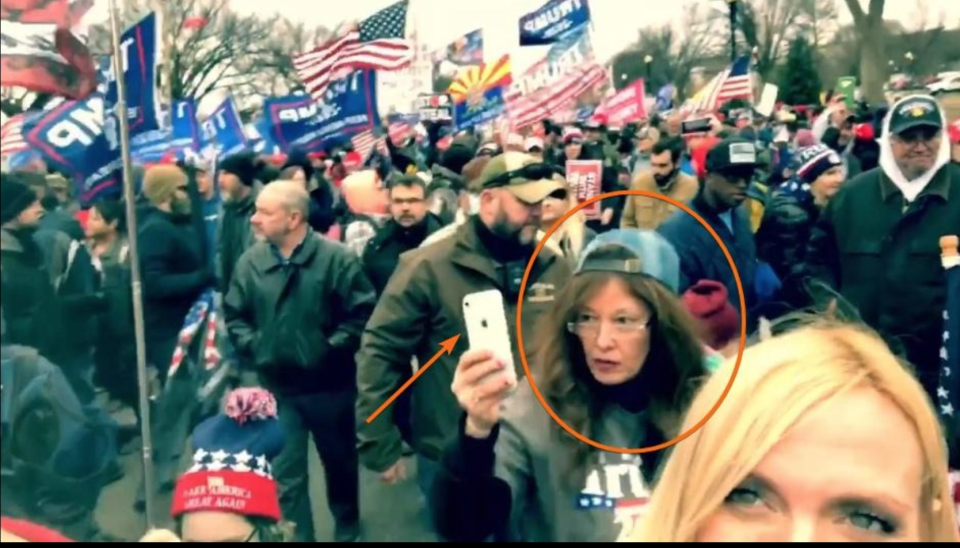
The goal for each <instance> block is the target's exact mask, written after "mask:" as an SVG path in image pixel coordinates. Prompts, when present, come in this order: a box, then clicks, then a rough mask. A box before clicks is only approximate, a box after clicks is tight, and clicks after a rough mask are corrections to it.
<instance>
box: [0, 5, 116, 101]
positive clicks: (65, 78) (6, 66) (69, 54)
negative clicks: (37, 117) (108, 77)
mask: <svg viewBox="0 0 960 548" xmlns="http://www.w3.org/2000/svg"><path fill="white" fill-rule="evenodd" d="M92 6H93V0H45V1H24V0H0V21H2V30H0V34H2V41H3V47H2V48H0V86H5V87H6V86H11V87H12V86H20V87H24V88H27V89H29V90H31V91H36V92H39V93H50V94H54V95H62V96H64V97H70V98H73V99H81V98H84V97H86V96H88V95H90V93H92V92H93V91H94V90H95V89H96V87H97V70H96V66H95V65H94V62H93V58H92V57H91V56H90V50H89V49H88V48H87V45H86V37H82V36H78V33H79V32H80V30H81V29H82V28H83V24H82V20H83V17H84V16H85V15H86V14H87V12H88V11H89V10H90V8H91V7H92Z"/></svg>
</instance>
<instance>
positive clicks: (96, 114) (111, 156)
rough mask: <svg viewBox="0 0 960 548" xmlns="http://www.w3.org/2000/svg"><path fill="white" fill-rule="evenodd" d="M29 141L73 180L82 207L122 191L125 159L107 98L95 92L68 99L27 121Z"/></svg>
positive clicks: (117, 194)
mask: <svg viewBox="0 0 960 548" xmlns="http://www.w3.org/2000/svg"><path fill="white" fill-rule="evenodd" d="M23 135H24V139H25V140H26V141H27V143H29V144H30V146H31V147H33V148H34V149H35V150H37V151H38V152H40V154H42V155H43V158H44V160H46V162H47V163H48V164H49V165H50V166H52V167H54V168H56V169H57V170H58V171H61V172H63V173H66V174H69V175H70V177H71V178H72V179H73V184H74V186H75V188H76V194H77V197H78V199H79V201H80V205H81V206H82V207H89V206H90V205H92V204H93V203H94V202H96V201H97V200H99V199H101V198H104V197H117V196H119V195H120V191H121V185H120V181H121V171H122V162H121V160H120V142H119V131H118V130H117V120H116V117H115V116H111V115H108V116H106V117H105V116H104V111H103V99H102V98H101V97H100V96H98V95H93V96H90V97H88V98H87V99H84V100H82V101H65V102H63V103H61V104H60V105H59V106H57V107H56V108H53V109H50V110H48V111H44V112H42V113H41V114H40V115H38V116H33V117H31V118H29V119H28V120H27V121H25V122H24V126H23Z"/></svg>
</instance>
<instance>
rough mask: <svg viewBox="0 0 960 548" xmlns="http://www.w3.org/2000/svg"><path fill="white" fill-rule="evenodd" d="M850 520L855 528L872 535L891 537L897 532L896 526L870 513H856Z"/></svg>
mask: <svg viewBox="0 0 960 548" xmlns="http://www.w3.org/2000/svg"><path fill="white" fill-rule="evenodd" d="M849 520H850V524H851V525H853V526H854V527H856V528H858V529H863V530H864V531H867V532H870V533H874V534H878V535H883V536H891V535H894V534H896V532H897V526H896V524H894V523H892V522H890V521H888V520H886V519H884V518H881V517H879V516H877V515H875V514H872V513H870V512H855V513H853V514H851V515H850V517H849Z"/></svg>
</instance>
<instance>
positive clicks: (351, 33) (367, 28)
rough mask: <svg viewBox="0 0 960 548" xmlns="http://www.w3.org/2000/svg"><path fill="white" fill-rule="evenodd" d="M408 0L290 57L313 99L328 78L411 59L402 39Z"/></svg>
mask: <svg viewBox="0 0 960 548" xmlns="http://www.w3.org/2000/svg"><path fill="white" fill-rule="evenodd" d="M408 7H409V1H408V0H404V1H403V2H398V3H396V4H394V5H392V6H390V7H389V8H386V9H384V10H382V11H380V12H378V13H376V14H375V15H373V16H372V17H370V18H368V19H365V20H363V21H362V22H361V23H360V25H359V26H357V27H355V28H352V29H350V30H348V31H347V32H346V34H344V35H343V36H340V37H339V38H335V39H334V40H331V41H330V42H327V43H326V44H323V45H322V46H320V47H318V48H316V49H314V50H313V51H310V52H307V53H303V54H300V55H298V56H296V57H295V58H294V60H293V65H294V68H295V69H296V71H297V76H299V77H300V79H301V80H303V83H304V84H305V85H306V88H307V91H309V92H310V95H311V96H312V97H313V98H314V100H316V101H318V102H319V101H323V99H324V97H325V94H326V91H327V87H329V85H330V82H331V81H332V80H335V79H337V78H338V77H340V76H342V75H344V74H345V73H348V72H350V71H354V70H359V69H369V70H382V71H394V70H400V69H403V68H406V67H408V66H409V65H410V63H411V62H412V61H413V54H414V50H413V47H412V45H411V43H410V42H409V41H408V40H406V38H405V36H406V26H407V8H408Z"/></svg>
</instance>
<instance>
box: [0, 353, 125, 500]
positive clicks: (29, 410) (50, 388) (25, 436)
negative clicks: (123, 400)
mask: <svg viewBox="0 0 960 548" xmlns="http://www.w3.org/2000/svg"><path fill="white" fill-rule="evenodd" d="M0 371H2V379H3V384H2V397H0V401H2V407H0V410H2V428H3V434H2V448H0V454H2V469H3V477H4V478H5V479H4V481H10V478H12V479H13V481H14V482H16V483H17V484H19V485H25V486H29V489H28V491H29V492H30V493H31V496H32V497H33V498H34V499H35V501H34V503H35V504H38V505H39V502H38V501H40V500H44V501H45V500H53V499H63V498H64V497H66V498H69V499H70V500H71V502H81V503H82V504H83V505H85V504H89V503H94V504H95V503H96V500H97V498H98V497H99V494H100V490H101V488H102V487H103V485H104V480H105V476H106V474H107V473H108V471H109V469H110V467H111V465H112V464H113V463H114V462H115V461H116V459H117V456H118V450H117V425H116V423H115V422H114V421H113V420H112V419H110V418H109V417H108V416H107V415H106V414H105V413H103V411H101V410H99V409H95V408H90V407H87V408H85V407H83V406H82V405H81V403H80V400H79V399H78V398H77V395H76V394H75V393H74V391H73V389H72V388H71V387H70V383H69V382H67V380H66V378H65V377H64V376H63V373H62V372H61V371H60V368H58V367H57V366H55V365H53V364H52V363H50V362H49V361H47V360H46V359H44V358H43V357H41V356H40V354H38V353H37V351H36V350H33V349H30V348H26V347H20V346H5V347H3V348H2V360H0Z"/></svg>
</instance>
